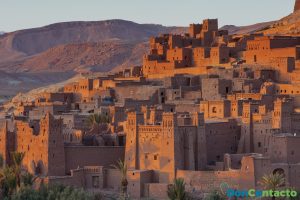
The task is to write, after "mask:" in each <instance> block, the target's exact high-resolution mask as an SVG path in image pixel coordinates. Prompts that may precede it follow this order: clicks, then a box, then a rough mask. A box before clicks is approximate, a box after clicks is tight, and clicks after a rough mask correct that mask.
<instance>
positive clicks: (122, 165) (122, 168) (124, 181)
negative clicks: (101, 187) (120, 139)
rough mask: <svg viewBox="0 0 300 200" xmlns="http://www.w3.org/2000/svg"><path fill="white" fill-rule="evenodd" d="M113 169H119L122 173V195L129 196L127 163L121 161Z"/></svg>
mask: <svg viewBox="0 0 300 200" xmlns="http://www.w3.org/2000/svg"><path fill="white" fill-rule="evenodd" d="M112 167H114V168H115V169H118V170H119V171H120V173H121V191H122V194H123V195H124V196H126V194H127V185H128V181H127V170H128V168H127V164H126V163H125V162H123V161H122V160H119V161H118V162H117V165H112Z"/></svg>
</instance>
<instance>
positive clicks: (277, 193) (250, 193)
mask: <svg viewBox="0 0 300 200" xmlns="http://www.w3.org/2000/svg"><path fill="white" fill-rule="evenodd" d="M297 195H298V193H297V192H296V191H295V190H290V189H287V190H255V189H250V190H235V189H228V190H227V191H226V196H227V197H229V198H232V197H238V198H247V197H252V198H255V197H259V198H260V197H297Z"/></svg>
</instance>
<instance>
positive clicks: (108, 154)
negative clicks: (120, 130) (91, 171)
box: [65, 146, 125, 173]
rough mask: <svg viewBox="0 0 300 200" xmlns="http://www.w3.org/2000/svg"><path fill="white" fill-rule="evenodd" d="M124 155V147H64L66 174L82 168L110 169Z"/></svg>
mask: <svg viewBox="0 0 300 200" xmlns="http://www.w3.org/2000/svg"><path fill="white" fill-rule="evenodd" d="M124 155H125V147H107V146H105V147H98V146H65V159H66V172H67V173H69V172H70V170H71V169H77V168H78V167H80V168H82V167H84V166H103V167H111V165H112V164H116V162H117V161H118V160H119V159H121V160H124Z"/></svg>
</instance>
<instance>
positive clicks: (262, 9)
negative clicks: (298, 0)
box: [0, 0, 295, 32]
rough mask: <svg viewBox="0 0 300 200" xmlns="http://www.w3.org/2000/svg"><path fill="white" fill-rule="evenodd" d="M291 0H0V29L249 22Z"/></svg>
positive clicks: (278, 11) (288, 7) (272, 16)
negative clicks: (61, 24)
mask: <svg viewBox="0 0 300 200" xmlns="http://www.w3.org/2000/svg"><path fill="white" fill-rule="evenodd" d="M294 2H295V1H294V0H0V31H7V32H8V31H14V30H18V29H24V28H33V27H39V26H44V25H48V24H51V23H56V22H63V21H90V20H92V21H97V20H105V19H126V20H131V21H135V22H138V23H155V24H163V25H177V26H187V25H188V24H190V23H197V22H200V21H202V19H205V18H219V23H220V25H221V26H222V25H225V24H234V25H249V24H253V23H257V22H263V21H270V20H276V19H279V18H281V17H283V16H286V15H288V14H289V13H291V12H292V10H293V7H294Z"/></svg>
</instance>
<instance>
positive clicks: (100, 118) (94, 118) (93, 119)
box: [87, 114, 110, 127]
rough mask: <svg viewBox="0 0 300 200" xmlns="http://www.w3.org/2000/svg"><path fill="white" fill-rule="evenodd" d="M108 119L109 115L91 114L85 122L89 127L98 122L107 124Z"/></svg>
mask: <svg viewBox="0 0 300 200" xmlns="http://www.w3.org/2000/svg"><path fill="white" fill-rule="evenodd" d="M109 121H110V120H109V117H108V116H106V115H103V114H92V115H90V116H89V117H88V119H87V123H88V125H89V126H91V127H93V126H94V125H99V124H107V123H109Z"/></svg>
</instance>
